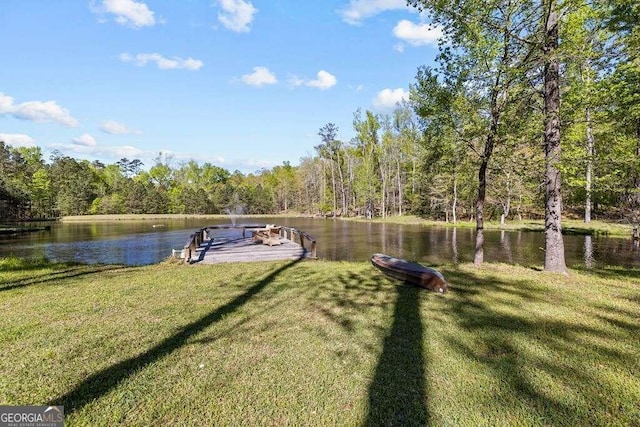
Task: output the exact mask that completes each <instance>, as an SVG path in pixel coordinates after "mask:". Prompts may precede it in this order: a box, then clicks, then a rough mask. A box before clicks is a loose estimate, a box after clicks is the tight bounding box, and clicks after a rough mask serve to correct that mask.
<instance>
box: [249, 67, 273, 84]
mask: <svg viewBox="0 0 640 427" xmlns="http://www.w3.org/2000/svg"><path fill="white" fill-rule="evenodd" d="M241 80H242V81H243V82H244V83H246V84H248V85H251V86H262V85H273V84H276V83H278V79H277V78H276V76H275V74H273V73H272V72H271V71H269V69H268V68H267V67H253V73H251V74H245V75H243V76H242V77H241Z"/></svg>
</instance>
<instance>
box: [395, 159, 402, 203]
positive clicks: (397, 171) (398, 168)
mask: <svg viewBox="0 0 640 427" xmlns="http://www.w3.org/2000/svg"><path fill="white" fill-rule="evenodd" d="M396 168H397V169H396V174H397V178H398V215H400V216H402V174H401V173H400V156H397V157H396Z"/></svg>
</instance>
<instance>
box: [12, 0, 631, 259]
mask: <svg viewBox="0 0 640 427" xmlns="http://www.w3.org/2000/svg"><path fill="white" fill-rule="evenodd" d="M409 3H410V4H412V5H413V6H415V7H417V8H420V9H423V10H428V11H429V13H430V15H431V17H432V19H433V22H434V25H438V26H439V27H440V28H441V30H442V31H443V33H444V36H443V38H442V39H441V41H440V45H439V55H438V57H437V61H436V66H434V67H420V68H419V69H418V71H417V74H416V78H415V81H414V82H413V83H412V84H411V85H410V93H411V97H410V100H409V101H407V102H403V103H401V104H398V105H397V107H396V108H395V110H394V111H392V112H391V113H388V114H379V113H375V112H373V111H369V110H365V111H362V110H357V111H355V112H354V114H353V131H354V134H355V136H354V138H352V139H351V140H349V141H340V140H339V139H337V135H338V131H339V129H338V128H337V126H336V125H335V124H333V123H327V124H325V125H324V126H322V127H321V128H320V129H319V130H318V145H316V146H315V152H314V153H313V154H312V155H310V156H308V157H305V158H302V159H300V163H299V165H298V166H292V165H291V164H290V163H288V162H284V163H283V164H282V165H279V166H276V167H273V168H271V169H262V170H260V171H257V172H255V173H252V174H246V175H245V174H242V173H240V172H238V171H235V172H229V171H228V170H226V169H223V168H221V167H218V166H215V165H212V164H209V163H205V164H199V163H197V162H195V161H189V162H183V163H178V164H176V162H174V161H173V159H171V158H170V157H164V156H162V155H159V156H158V158H156V159H155V161H154V164H153V165H150V167H149V168H148V170H146V169H145V168H144V165H143V164H142V162H140V160H137V159H133V160H129V159H121V160H120V161H118V162H116V163H114V164H109V165H105V164H102V163H101V162H98V161H94V162H89V161H84V160H83V161H78V160H75V159H73V158H70V157H67V156H63V155H62V154H61V153H57V152H56V153H54V154H53V155H52V156H51V158H50V159H49V162H45V161H44V160H43V158H42V152H41V150H40V148H38V147H31V148H24V147H21V148H12V147H8V146H6V145H5V144H3V143H2V144H0V200H2V201H1V202H0V203H2V204H3V205H2V206H3V215H5V216H7V215H12V216H31V217H39V216H57V215H70V214H107V213H115V214H119V213H120V214H122V213H176V214H197V213H202V214H205V213H213V214H220V213H226V212H230V211H238V210H242V211H243V212H245V213H279V212H291V211H295V212H299V213H304V214H309V215H323V216H364V217H374V216H382V217H385V216H387V215H403V214H406V213H411V214H416V215H420V216H423V217H428V218H432V219H439V220H444V221H452V222H456V221H459V220H472V221H475V222H476V251H475V257H474V258H475V262H476V263H477V264H479V263H481V262H482V260H483V238H484V236H483V229H484V221H485V219H496V220H498V219H499V220H500V221H502V222H504V221H507V220H508V219H510V218H531V217H535V218H544V219H545V226H546V227H545V228H546V235H547V247H546V254H547V259H546V260H545V268H546V269H549V270H553V271H564V270H565V268H566V267H565V265H564V252H563V246H562V234H561V216H562V215H567V214H571V215H575V216H578V215H579V216H580V217H582V218H583V219H584V221H585V222H587V223H588V222H590V221H591V219H592V218H593V217H601V218H609V219H616V220H624V221H629V222H630V223H633V224H636V225H637V223H638V222H639V221H640V52H639V51H640V30H639V28H640V25H638V24H639V23H640V5H639V4H638V3H637V2H636V1H633V0H607V1H587V0H565V1H559V0H536V1H534V0H527V1H522V0H521V1H515V0H485V1H482V2H479V1H477V0H455V1H454V0H420V1H415V0H414V1H409Z"/></svg>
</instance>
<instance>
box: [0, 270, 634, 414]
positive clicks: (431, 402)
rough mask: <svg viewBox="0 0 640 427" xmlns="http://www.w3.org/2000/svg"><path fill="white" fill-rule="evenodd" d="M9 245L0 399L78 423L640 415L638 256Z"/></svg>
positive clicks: (1, 290) (0, 285)
mask: <svg viewBox="0 0 640 427" xmlns="http://www.w3.org/2000/svg"><path fill="white" fill-rule="evenodd" d="M440 270H441V271H442V272H443V273H444V275H445V277H446V278H447V279H448V281H449V283H450V292H449V293H447V294H445V295H438V294H435V293H429V292H426V291H423V290H419V289H416V288H412V287H409V286H404V285H400V284H398V283H397V282H395V281H392V280H389V279H386V278H384V277H383V276H382V275H381V274H380V273H379V272H378V271H377V270H375V269H374V268H373V267H372V266H371V265H369V264H368V263H347V262H325V261H317V262H310V261H303V262H289V263H283V262H275V263H255V264H236V265H233V264H218V265H195V266H190V267H188V266H184V265H177V264H169V263H165V264H160V265H154V266H146V267H135V268H134V267H121V266H82V265H50V264H48V263H46V262H38V261H35V262H23V261H18V260H16V259H5V260H0V310H1V312H2V322H0V349H1V351H0V404H8V405H27V404H33V405H35V404H38V405H41V404H62V405H64V407H65V413H66V422H67V425H90V426H96V425H109V426H112V425H118V424H124V425H162V424H168V425H214V424H215V425H347V426H352V425H372V426H373V425H424V424H426V423H430V424H434V425H465V426H482V425H486V426H496V425H567V426H577V425H638V424H639V423H640V405H639V404H638V402H640V271H639V270H623V269H601V270H596V271H577V270H572V271H571V277H569V278H567V277H564V276H558V275H551V274H546V273H542V272H539V271H536V270H535V269H533V268H525V267H518V266H508V265H500V264H498V265H495V264H487V265H485V266H484V267H482V268H479V269H476V268H474V267H473V266H471V265H460V266H451V265H445V266H441V267H440Z"/></svg>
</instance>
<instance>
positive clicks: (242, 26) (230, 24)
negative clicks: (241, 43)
mask: <svg viewBox="0 0 640 427" xmlns="http://www.w3.org/2000/svg"><path fill="white" fill-rule="evenodd" d="M218 4H219V5H220V8H221V9H222V12H220V13H218V21H220V23H221V24H222V25H224V26H225V28H227V29H229V30H231V31H236V32H238V33H246V32H248V31H250V30H251V28H250V26H251V23H252V22H253V19H254V15H255V14H256V13H257V12H258V9H256V8H255V7H253V4H251V2H248V1H244V0H219V1H218Z"/></svg>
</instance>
